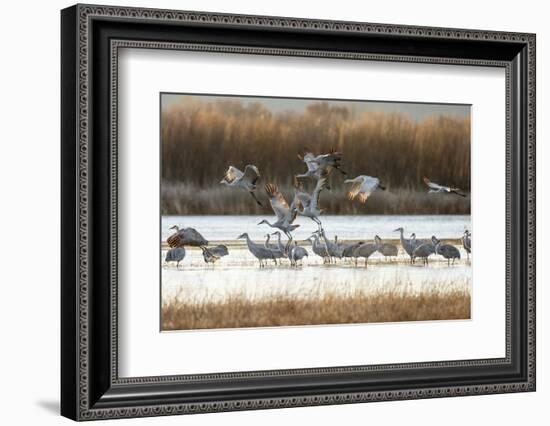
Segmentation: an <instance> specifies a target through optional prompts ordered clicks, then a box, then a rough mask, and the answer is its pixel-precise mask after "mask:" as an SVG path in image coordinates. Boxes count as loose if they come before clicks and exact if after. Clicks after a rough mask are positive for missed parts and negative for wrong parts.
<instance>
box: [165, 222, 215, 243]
mask: <svg viewBox="0 0 550 426" xmlns="http://www.w3.org/2000/svg"><path fill="white" fill-rule="evenodd" d="M170 229H175V230H176V232H175V233H174V234H172V235H170V236H169V237H168V239H167V240H166V242H167V243H168V245H169V246H170V247H183V246H205V245H207V244H208V241H207V240H206V239H205V238H204V237H203V236H202V235H201V234H200V233H199V232H198V231H197V230H196V229H195V228H181V229H180V228H179V227H178V225H174V226H172V227H170Z"/></svg>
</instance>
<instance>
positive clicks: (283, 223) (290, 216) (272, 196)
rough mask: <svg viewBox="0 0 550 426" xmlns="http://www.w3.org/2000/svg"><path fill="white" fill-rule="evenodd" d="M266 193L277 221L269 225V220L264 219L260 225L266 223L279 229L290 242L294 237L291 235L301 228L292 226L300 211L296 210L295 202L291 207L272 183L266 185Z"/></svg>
mask: <svg viewBox="0 0 550 426" xmlns="http://www.w3.org/2000/svg"><path fill="white" fill-rule="evenodd" d="M265 192H266V193H267V195H268V196H269V203H270V204H271V208H272V209H273V211H274V212H275V215H276V216H277V221H275V222H273V223H269V222H268V221H267V220H265V219H264V220H262V221H261V222H260V223H258V225H261V224H262V223H265V224H266V225H269V226H271V227H272V228H278V229H280V230H281V231H283V232H284V233H285V234H286V236H287V237H288V239H289V240H291V239H292V235H291V234H290V233H291V232H292V231H294V230H295V229H296V228H298V227H299V226H300V225H293V224H292V222H294V220H295V219H296V215H297V214H298V211H297V210H296V203H295V200H294V201H292V204H291V205H290V206H289V205H288V203H287V202H286V200H285V197H283V194H281V193H280V192H279V190H278V188H277V186H275V185H273V184H272V183H268V184H266V185H265Z"/></svg>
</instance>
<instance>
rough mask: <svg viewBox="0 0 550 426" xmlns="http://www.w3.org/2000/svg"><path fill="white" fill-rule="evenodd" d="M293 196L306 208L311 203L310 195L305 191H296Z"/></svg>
mask: <svg viewBox="0 0 550 426" xmlns="http://www.w3.org/2000/svg"><path fill="white" fill-rule="evenodd" d="M294 197H295V198H297V199H298V201H299V202H300V204H301V205H302V206H303V207H304V208H307V207H308V206H309V204H310V203H311V195H309V194H308V193H307V192H302V191H297V192H296V195H295V196H294Z"/></svg>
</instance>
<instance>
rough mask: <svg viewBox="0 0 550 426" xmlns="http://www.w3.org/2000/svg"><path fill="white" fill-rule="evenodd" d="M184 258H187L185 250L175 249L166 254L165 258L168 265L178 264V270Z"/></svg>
mask: <svg viewBox="0 0 550 426" xmlns="http://www.w3.org/2000/svg"><path fill="white" fill-rule="evenodd" d="M184 257H185V248H184V247H174V248H171V249H170V250H168V251H167V252H166V257H165V258H164V261H165V262H166V263H168V262H176V269H177V268H178V267H179V265H180V262H181V261H182V260H183V258H184Z"/></svg>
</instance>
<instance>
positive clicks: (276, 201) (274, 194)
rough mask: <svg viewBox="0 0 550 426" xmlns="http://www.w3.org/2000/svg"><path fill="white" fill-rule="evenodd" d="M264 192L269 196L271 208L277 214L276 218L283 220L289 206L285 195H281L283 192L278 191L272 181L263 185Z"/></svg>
mask: <svg viewBox="0 0 550 426" xmlns="http://www.w3.org/2000/svg"><path fill="white" fill-rule="evenodd" d="M265 192H266V193H267V195H268V196H269V204H271V208H272V209H273V212H274V213H275V215H276V216H277V219H279V220H283V219H284V218H285V217H286V215H287V213H288V212H289V210H290V207H289V206H288V203H287V202H286V200H285V197H283V194H281V193H280V192H279V189H278V188H277V186H275V185H273V184H272V183H268V184H266V185H265ZM293 204H294V203H293Z"/></svg>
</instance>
